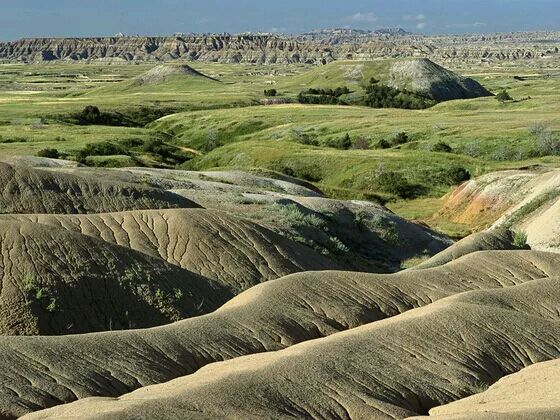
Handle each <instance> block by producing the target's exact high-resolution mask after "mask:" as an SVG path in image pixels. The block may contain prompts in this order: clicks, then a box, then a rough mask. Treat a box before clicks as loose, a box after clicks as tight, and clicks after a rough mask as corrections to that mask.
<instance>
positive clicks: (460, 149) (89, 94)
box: [0, 60, 560, 219]
mask: <svg viewBox="0 0 560 420" xmlns="http://www.w3.org/2000/svg"><path fill="white" fill-rule="evenodd" d="M191 65H192V67H194V68H195V69H196V70H198V71H200V72H201V73H203V74H205V75H208V76H210V77H212V78H214V79H217V80H218V82H216V81H213V80H210V79H206V78H199V77H193V76H189V77H178V76H177V77H175V76H173V77H170V78H169V79H166V80H165V82H164V83H160V84H154V85H139V84H138V83H137V81H136V80H135V78H136V77H138V76H139V75H141V74H143V73H145V72H147V71H149V70H150V69H152V68H153V67H154V64H139V65H135V64H111V65H108V64H70V63H68V64H37V65H23V64H4V65H0V156H9V155H18V154H19V155H22V154H37V153H38V152H39V151H40V150H42V149H47V148H48V149H57V150H58V151H60V152H62V153H63V154H64V155H65V156H68V157H69V158H73V156H75V155H76V154H77V153H78V152H79V151H80V150H83V149H84V148H85V147H86V146H87V145H88V144H95V143H100V142H111V143H116V144H121V145H130V144H142V143H145V142H150V141H154V140H158V141H160V142H163V143H164V144H165V146H166V147H170V148H176V150H177V151H178V153H179V152H183V151H186V152H185V153H186V155H188V158H187V157H185V158H184V159H180V160H178V162H183V160H185V161H184V162H183V163H182V164H181V167H183V168H188V169H205V170H207V169H215V168H245V169H249V168H251V169H253V168H262V169H268V170H273V171H278V172H283V173H286V174H289V175H294V176H297V177H301V178H304V179H307V180H309V181H312V182H314V183H316V184H317V185H318V186H319V187H321V188H323V189H324V190H325V191H326V192H327V193H328V194H330V195H332V196H335V197H344V198H361V199H364V198H365V199H379V198H381V199H383V200H390V201H389V204H388V205H389V206H390V207H391V208H393V209H394V210H395V211H397V212H398V213H400V214H403V215H405V216H407V217H410V218H418V219H428V218H429V215H430V214H431V213H433V210H434V209H436V208H437V206H438V205H440V200H439V197H441V196H443V195H444V194H446V193H447V192H449V191H450V190H451V188H453V182H452V180H448V179H447V178H446V177H447V176H448V174H447V173H448V172H449V170H450V169H452V168H464V169H465V170H468V172H469V173H470V175H471V176H477V175H481V174H483V173H487V172H489V171H494V170H500V169H504V168H517V167H524V166H530V165H536V164H542V165H553V166H557V165H559V164H560V158H559V157H557V156H552V155H550V156H542V155H537V154H535V148H536V142H537V139H536V138H535V135H534V134H531V133H530V128H531V127H532V126H534V125H535V123H543V124H544V125H545V126H546V127H547V129H548V130H550V131H552V132H557V131H558V130H560V101H559V99H560V73H559V71H558V69H540V70H535V69H525V68H523V67H519V66H510V67H508V66H499V67H498V66H496V67H480V68H471V69H469V71H468V72H466V71H462V72H461V73H462V74H463V75H466V76H469V77H473V78H475V79H477V80H478V81H479V82H480V83H482V84H483V85H484V86H485V87H487V88H488V89H490V90H491V91H493V92H498V91H500V90H503V89H507V90H508V91H509V93H510V94H511V95H512V96H513V98H514V99H515V101H512V102H507V103H505V104H502V103H499V102H498V101H497V100H496V99H495V98H492V97H489V98H479V99H471V100H458V101H449V102H444V103H440V104H438V105H436V106H434V107H432V108H429V109H425V110H403V109H371V108H366V107H360V106H327V105H299V104H294V103H281V102H293V101H294V99H295V97H296V96H297V94H298V93H299V92H300V91H301V90H302V89H305V88H309V87H322V88H336V87H339V86H345V85H346V86H349V87H350V88H351V89H356V90H357V89H361V88H360V84H361V83H362V82H363V81H364V80H368V79H369V78H371V77H375V78H378V79H380V80H383V75H384V74H386V71H387V68H388V66H389V64H388V62H386V61H381V60H379V61H376V62H370V63H356V62H344V61H343V62H336V63H333V64H330V65H327V66H322V67H309V66H301V65H298V66H295V65H294V66H257V65H246V64H243V65H241V64H217V63H194V64H192V63H191ZM514 76H520V77H518V78H517V79H515V78H514ZM271 87H274V88H275V89H277V90H278V93H279V95H278V97H279V100H278V102H280V104H277V105H266V106H265V105H263V103H265V102H264V100H265V99H266V98H265V96H264V94H263V91H264V89H268V88H271ZM88 105H95V106H97V107H99V109H101V110H102V111H104V112H112V113H119V114H122V115H128V114H130V113H131V112H138V110H142V109H149V110H157V111H158V112H160V113H161V114H162V115H165V116H163V117H162V118H159V119H157V120H154V121H151V120H150V121H145V124H144V123H142V124H138V125H136V126H107V125H78V124H75V123H72V121H71V120H69V119H68V116H71V115H73V114H76V113H79V112H80V111H81V110H82V109H84V107H86V106H88ZM167 114H169V115H167ZM159 116H161V115H158V117H159ZM401 132H404V133H406V134H407V136H408V142H406V143H405V144H399V145H393V146H392V147H390V148H387V149H381V148H378V147H377V145H378V143H379V142H380V140H391V139H392V138H393V137H394V136H395V135H396V134H397V133H401ZM346 134H348V136H349V137H350V139H351V140H352V142H354V143H356V140H360V141H361V144H362V148H361V149H350V150H339V149H336V148H333V147H328V146H329V144H330V145H331V146H332V142H333V141H335V140H336V139H340V138H341V137H343V136H346ZM302 137H304V138H306V139H312V140H313V143H311V144H309V143H307V144H302V143H306V142H305V141H301V139H302ZM441 142H444V143H446V144H447V145H449V146H450V147H451V152H450V153H442V152H434V151H432V149H433V147H434V145H436V144H438V143H441ZM364 144H367V145H368V147H369V150H363V145H364ZM127 147H128V146H127ZM539 156H540V157H539ZM88 162H89V163H90V164H95V165H105V164H110V165H117V166H118V165H123V166H126V165H137V164H145V165H152V164H153V165H159V166H170V165H174V164H179V163H177V162H175V161H174V160H172V161H166V162H163V161H162V160H161V159H157V158H156V157H155V156H153V153H152V152H151V151H150V150H148V149H147V148H143V147H141V146H139V147H136V148H135V149H131V150H130V151H127V150H125V151H124V154H119V155H117V156H91V157H90V159H89V161H88ZM108 162H109V163H108ZM170 162H171V163H170ZM380 173H390V174H393V173H398V174H399V176H401V178H403V179H404V180H406V182H407V183H408V184H410V186H412V187H414V192H413V194H411V196H410V197H408V198H413V197H415V198H416V199H415V200H402V199H396V197H395V194H394V193H393V192H391V191H388V190H387V188H383V186H382V185H380V182H379V174H380Z"/></svg>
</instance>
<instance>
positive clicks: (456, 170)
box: [427, 166, 471, 186]
mask: <svg viewBox="0 0 560 420" xmlns="http://www.w3.org/2000/svg"><path fill="white" fill-rule="evenodd" d="M469 179H471V173H470V172H469V171H468V170H467V169H465V168H463V167H461V166H451V167H446V168H441V169H439V170H438V171H436V172H433V173H429V175H428V176H427V181H428V182H429V181H431V182H435V183H438V184H443V185H449V186H454V185H459V184H462V183H463V182H465V181H468V180H469Z"/></svg>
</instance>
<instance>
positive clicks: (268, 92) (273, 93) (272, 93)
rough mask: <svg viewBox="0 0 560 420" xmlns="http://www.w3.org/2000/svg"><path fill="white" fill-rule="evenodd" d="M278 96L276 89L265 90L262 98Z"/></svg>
mask: <svg viewBox="0 0 560 420" xmlns="http://www.w3.org/2000/svg"><path fill="white" fill-rule="evenodd" d="M276 95H278V91H277V90H276V89H265V90H264V96H271V97H273V96H276Z"/></svg>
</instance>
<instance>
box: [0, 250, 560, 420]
mask: <svg viewBox="0 0 560 420" xmlns="http://www.w3.org/2000/svg"><path fill="white" fill-rule="evenodd" d="M558 275H560V255H558V254H553V253H542V252H535V251H483V252H475V253H473V254H468V255H466V256H464V257H461V258H459V259H457V260H455V261H452V262H450V263H447V264H445V265H442V266H440V267H436V268H431V269H425V270H409V271H405V272H402V273H398V274H392V275H375V274H359V273H350V272H316V273H301V274H295V275H291V276H288V277H284V278H282V279H278V280H273V281H270V282H267V283H263V284H261V285H259V286H256V287H253V288H252V289H250V290H248V291H247V292H245V293H242V294H241V295H239V296H237V297H236V298H234V299H232V300H231V301H230V302H229V303H228V304H226V305H225V306H223V307H222V308H220V309H219V310H217V311H216V312H214V313H212V314H209V315H206V316H202V317H196V318H191V319H187V320H185V321H181V322H179V323H175V324H171V325H168V326H165V327H159V328H157V329H151V330H135V331H122V332H112V333H105V334H97V335H96V334H90V335H76V336H68V337H25V338H14V337H0V355H1V357H0V407H1V409H0V413H1V414H2V415H4V416H6V417H10V416H12V417H13V416H15V415H22V414H25V413H26V412H30V411H35V410H37V409H39V408H46V407H51V406H53V405H57V404H61V403H65V402H71V401H74V400H76V399H82V398H85V397H90V396H107V397H109V396H111V397H115V396H119V395H123V394H125V393H126V392H130V391H132V390H134V389H138V388H140V387H141V386H146V385H151V384H157V383H162V382H164V381H168V380H171V379H174V378H177V377H180V376H184V375H189V374H191V373H194V372H196V371H197V370H198V369H199V368H201V367H202V366H204V365H207V364H210V363H213V362H218V361H222V360H228V359H234V358H236V357H239V356H244V355H250V354H254V353H262V352H270V351H277V350H282V349H286V348H287V347H290V346H292V345H295V344H297V343H301V342H303V341H308V340H314V339H317V338H319V339H320V340H317V341H310V342H309V343H308V344H303V345H302V346H297V347H294V350H293V351H291V350H290V351H289V352H288V353H286V355H287V357H283V356H276V355H270V356H263V358H262V360H263V363H262V364H259V363H257V364H256V365H255V364H253V363H249V364H246V362H245V361H244V360H242V359H239V360H234V361H232V363H228V364H224V365H223V366H222V367H220V368H217V369H214V368H212V367H209V368H208V369H205V370H203V371H201V372H200V374H197V375H195V378H196V379H195V382H199V381H201V382H200V383H201V384H202V383H206V385H204V386H202V387H201V388H200V389H199V390H200V392H207V393H208V394H207V395H211V396H212V398H211V399H208V398H200V395H199V394H198V392H199V391H198V390H194V388H191V385H188V386H186V387H183V385H182V384H178V385H176V384H174V385H172V387H173V388H175V389H176V390H177V391H178V392H179V393H180V394H181V398H182V399H183V401H184V402H185V404H186V405H185V406H184V407H183V408H185V407H191V405H190V404H191V403H192V401H194V400H192V399H191V398H195V399H196V401H197V402H198V403H199V404H202V405H199V406H198V407H199V408H200V410H202V414H200V413H199V414H198V417H197V415H196V413H195V412H194V411H189V410H183V411H177V410H179V409H178V408H176V406H175V403H176V401H175V400H173V399H171V400H169V401H168V405H167V408H166V407H158V409H160V410H161V412H160V413H159V415H160V416H164V417H165V415H167V416H169V417H171V416H173V415H175V416H177V415H179V414H181V416H182V417H186V418H191V417H192V418H200V417H201V416H202V417H205V418H208V417H210V418H212V417H214V418H216V417H217V418H228V417H235V416H237V417H243V418H252V417H255V416H260V417H261V418H262V417H266V418H270V417H275V416H278V413H279V411H278V410H283V409H285V410H286V411H285V412H289V413H294V415H296V414H298V413H299V414H300V415H312V414H313V413H314V411H311V410H313V409H316V410H319V411H317V412H316V413H319V414H317V416H318V417H321V416H323V417H324V415H326V414H325V413H326V412H325V411H323V410H331V409H332V410H335V411H333V412H334V413H338V411H336V410H338V409H334V408H333V406H332V404H333V403H335V402H336V401H337V398H334V399H333V398H332V396H333V395H339V396H340V395H348V396H349V398H354V397H350V396H352V395H354V396H356V395H358V396H360V395H361V396H362V399H361V400H362V401H363V398H366V400H367V401H370V402H371V404H366V405H364V406H362V409H363V410H366V411H356V412H355V413H362V414H363V416H362V417H364V416H365V418H375V416H373V417H371V416H370V415H373V414H375V415H378V414H380V413H382V412H383V410H382V407H384V406H385V407H386V409H387V410H389V412H390V413H397V414H398V416H401V417H402V416H405V415H412V414H424V413H427V410H428V409H429V408H431V407H433V406H435V405H440V404H444V403H447V402H450V401H452V400H455V399H459V398H463V397H465V396H468V395H470V394H472V393H474V392H475V386H476V384H477V382H479V381H483V382H484V383H492V382H493V381H495V380H497V379H499V377H501V376H503V375H504V374H506V373H513V372H514V371H516V370H519V369H520V368H522V367H524V365H528V364H530V363H532V362H536V361H540V360H548V359H550V358H552V357H554V356H556V354H557V352H558V350H557V349H558V348H560V342H559V341H558V340H560V335H558V334H560V330H558V331H557V328H558V327H557V324H558V321H557V320H556V318H557V317H558V311H550V310H549V309H547V308H551V307H552V306H551V305H555V303H554V302H555V300H554V299H556V300H557V299H558V298H557V294H558V290H560V289H559V288H558V287H557V286H558V284H557V283H558V282H557V281H554V282H551V283H547V284H546V287H544V286H538V285H537V286H535V289H534V290H533V289H532V288H531V284H532V283H533V281H534V280H538V279H542V278H543V277H553V276H558ZM523 284H526V285H527V287H525V288H520V289H519V292H517V291H512V292H508V290H509V288H510V287H512V286H516V285H523ZM542 287H544V288H542ZM490 289H497V291H496V292H488V293H486V292H481V290H490ZM513 289H515V290H518V289H516V287H513ZM499 290H503V293H502V292H499ZM469 291H476V292H477V293H478V294H474V295H469V296H473V297H472V298H471V297H469V298H462V297H460V295H458V296H459V297H458V298H457V299H455V298H451V300H448V301H446V302H444V303H441V304H439V303H437V301H439V300H441V299H444V298H446V297H450V296H453V295H457V294H460V293H463V292H469ZM501 293H502V294H501ZM434 302H436V303H434ZM421 307H425V308H423V309H420V310H419V311H413V312H411V313H410V315H407V314H405V315H404V318H402V319H403V320H402V321H400V320H399V319H400V318H399V317H398V315H399V314H403V313H405V312H407V311H409V310H412V309H415V308H421ZM391 317H396V318H393V319H391V320H387V318H391ZM384 319H385V321H383V320H384ZM411 323H412V324H411ZM365 324H370V325H369V326H367V327H364V328H365V329H355V330H352V328H357V327H360V326H363V325H365ZM345 330H350V331H349V332H348V333H345V334H346V335H343V336H340V337H341V338H337V336H338V335H337V334H336V333H338V332H342V331H345ZM557 333H558V334H557ZM333 334H334V335H333ZM331 335H333V336H332V340H331V339H328V340H326V341H323V340H321V338H322V337H327V336H331ZM322 343H326V344H325V347H323V344H322ZM345 343H346V344H345ZM316 346H318V347H316ZM314 349H315V350H314ZM504 349H505V350H504ZM507 349H520V351H519V352H515V353H512V352H510V351H507ZM281 353H282V352H280V353H278V355H280V354H281ZM529 354H530V355H531V358H526V357H521V356H522V355H529ZM61 355H64V357H61ZM105 355H111V357H106V356H105ZM277 357H279V358H277ZM558 357H560V355H559V356H558ZM481 361H484V362H481ZM250 365H251V366H253V368H254V369H251V368H250V367H249V366H250ZM231 366H234V367H233V368H231ZM235 366H238V367H239V368H240V369H239V371H238V372H236V369H235ZM278 366H283V367H282V368H281V369H280V370H276V367H278ZM295 366H297V369H296V368H295ZM399 366H401V367H402V370H399V369H400V368H399ZM220 369H221V370H223V371H224V372H226V373H228V375H231V378H232V381H233V382H229V381H227V380H225V378H224V377H223V376H220V375H219V374H218V373H217V372H216V370H220ZM383 369H385V370H383ZM464 369H469V372H470V373H469V374H467V375H465V373H464ZM267 372H270V373H271V375H268V373H267ZM358 372H362V373H363V374H364V375H366V376H367V377H368V378H369V379H367V380H366V378H365V377H362V376H360V375H361V374H358ZM383 372H385V373H383ZM413 372H416V373H415V374H413ZM238 373H239V375H240V376H238ZM294 375H295V376H294ZM325 375H326V376H325ZM333 375H334V376H333ZM355 375H358V376H355ZM327 376H328V377H330V378H331V379H328V378H327ZM272 377H274V378H276V379H271V378H272ZM304 377H308V378H309V379H304ZM251 378H253V379H251ZM282 378H285V380H284V379H282ZM343 378H349V381H350V382H346V381H345V380H343ZM448 378H453V379H452V381H451V382H449V379H448ZM335 379H336V380H335ZM353 379H356V380H353ZM224 380H225V382H223V383H224V384H226V383H227V384H229V385H228V387H226V388H229V390H227V389H224V388H223V387H221V385H220V383H222V382H221V381H224ZM253 380H254V381H255V382H253ZM364 380H366V382H363V381H364ZM186 381H187V383H188V382H189V381H190V379H188V378H187V379H186ZM351 383H353V384H354V385H351ZM363 383H367V384H370V385H369V386H368V387H366V388H363V389H362V390H361V391H360V389H359V388H356V387H360V384H363ZM283 384H285V385H286V386H287V385H288V384H291V385H290V387H296V386H297V387H299V386H300V385H297V384H301V386H306V387H309V388H308V389H312V390H313V392H304V391H303V390H302V389H300V388H297V387H296V388H293V389H294V390H297V394H298V397H297V399H296V400H294V399H290V397H289V396H290V395H292V394H291V393H290V392H289V391H288V388H286V387H285V386H284V385H283ZM339 386H340V388H339ZM347 386H349V387H350V388H346V387H347ZM450 386H451V387H452V388H448V387H450ZM332 387H335V388H332ZM394 387H397V388H396V389H397V390H398V392H392V391H391V389H395V388H394ZM195 388H196V387H195ZM249 388H250V389H253V390H254V389H261V390H266V389H270V390H272V391H273V392H274V393H275V395H277V396H278V399H276V400H274V401H272V400H270V399H269V397H268V396H269V394H268V393H267V392H264V393H256V394H255V393H253V396H250V395H246V394H245V392H246V390H247V389H249ZM185 389H186V391H185V392H184V393H183V391H184V390H185ZM333 389H334V390H337V389H339V390H341V391H344V392H343V394H340V393H338V392H334V393H332V392H331V391H332V390H333ZM191 390H192V391H193V392H192V393H191V392H190V391H191ZM147 392H148V394H146V395H150V394H149V388H148V391H147ZM286 392H288V393H287V394H286ZM234 394H235V395H237V397H236V401H237V402H233V401H232V400H231V398H230V397H231V396H232V395H234ZM153 395H155V398H156V399H160V398H166V396H165V395H163V394H161V393H159V392H156V393H155V394H153ZM239 396H243V398H240V397H239ZM329 396H331V397H329ZM382 396H385V398H389V400H386V399H385V400H384V401H385V402H386V403H388V404H389V405H386V404H385V405H384V404H383V403H382V402H381V401H380V400H383V398H382ZM428 396H431V397H432V399H429V398H428ZM126 400H127V399H125V401H126ZM203 401H213V402H215V404H212V406H211V407H209V406H207V405H205V404H206V403H204V404H203ZM290 401H292V403H293V402H294V401H296V402H299V403H297V404H296V405H292V403H291V402H290ZM340 401H342V402H343V406H344V407H347V408H350V407H351V406H352V405H351V404H353V402H352V401H354V400H353V399H351V400H347V399H346V398H343V399H342V400H340ZM356 401H358V400H356ZM138 403H139V404H141V405H143V400H142V399H139V401H138ZM96 404H97V402H96ZM100 404H101V405H99V406H97V407H93V408H94V409H95V411H92V413H95V414H96V415H99V411H98V410H101V409H103V405H102V404H103V402H102V401H101V402H100ZM278 404H280V405H278ZM110 405H113V404H112V403H110ZM296 406H300V407H303V408H302V409H303V411H301V412H299V411H297V408H296ZM313 407H314V408H313ZM321 407H323V408H321ZM353 407H354V409H356V410H357V406H353ZM339 408H340V407H339ZM68 409H70V410H75V411H73V412H74V413H75V414H76V415H81V414H85V412H84V411H81V409H80V408H79V407H78V408H74V407H72V406H70V407H69V408H68ZM116 409H117V410H119V411H120V410H121V408H120V407H119V406H116ZM131 410H132V411H131V416H133V415H136V414H137V412H136V409H135V408H132V407H131ZM146 410H147V411H146V413H152V414H151V415H153V413H154V412H153V411H152V410H153V409H152V408H151V406H150V404H148V405H147V406H146ZM213 410H217V411H213ZM262 410H264V411H262ZM293 410H296V411H293ZM395 410H397V411H395ZM64 413H65V414H68V413H70V412H69V411H65V412H64ZM53 414H56V412H54V413H53ZM366 414H367V416H366ZM355 415H356V416H358V414H355ZM327 417H328V416H327ZM358 417H359V416H358Z"/></svg>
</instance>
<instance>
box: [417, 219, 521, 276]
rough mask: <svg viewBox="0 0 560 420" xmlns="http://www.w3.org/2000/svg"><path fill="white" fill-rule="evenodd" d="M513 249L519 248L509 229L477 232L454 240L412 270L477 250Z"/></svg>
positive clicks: (430, 266) (434, 264)
mask: <svg viewBox="0 0 560 420" xmlns="http://www.w3.org/2000/svg"><path fill="white" fill-rule="evenodd" d="M515 249H519V248H518V247H517V246H516V245H515V244H514V233H513V232H512V231H511V230H508V229H495V230H489V231H484V232H479V233H475V234H473V235H470V236H467V237H466V238H464V239H461V240H460V241H458V242H455V243H454V244H453V245H451V246H450V247H449V248H447V249H445V250H444V251H442V252H440V253H439V254H437V255H434V256H433V257H432V258H430V259H429V260H428V261H425V262H423V263H422V264H420V265H417V266H416V267H413V270H421V269H425V268H433V267H439V266H440V265H444V264H447V263H448V262H450V261H453V260H456V259H457V258H461V257H463V256H465V255H468V254H472V253H473V252H477V251H490V250H494V251H498V250H515Z"/></svg>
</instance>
